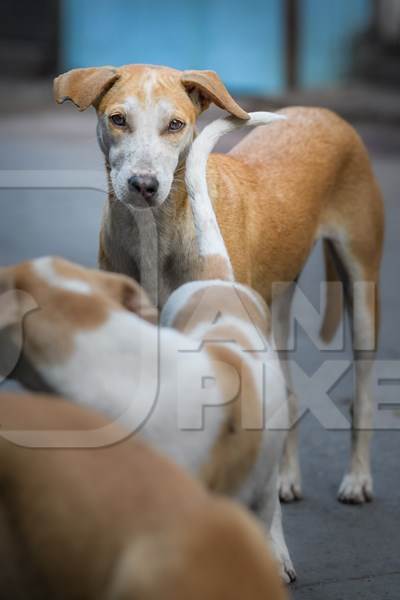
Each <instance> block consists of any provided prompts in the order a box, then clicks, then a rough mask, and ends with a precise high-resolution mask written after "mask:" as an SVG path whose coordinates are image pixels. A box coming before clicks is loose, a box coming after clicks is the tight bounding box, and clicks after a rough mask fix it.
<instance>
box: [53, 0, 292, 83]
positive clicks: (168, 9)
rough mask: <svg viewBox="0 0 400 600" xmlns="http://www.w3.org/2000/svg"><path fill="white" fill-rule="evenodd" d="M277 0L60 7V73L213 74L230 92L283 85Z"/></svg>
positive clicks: (87, 0)
mask: <svg viewBox="0 0 400 600" xmlns="http://www.w3.org/2000/svg"><path fill="white" fill-rule="evenodd" d="M282 6H283V3H282V1H281V0H247V1H242V0H202V1H201V2H200V1H199V0H96V1H92V0H63V17H62V19H63V20H62V31H63V46H62V57H63V66H64V67H65V68H73V67H78V66H92V65H102V64H114V65H121V64H125V63H133V62H139V63H153V64H167V65H170V66H173V67H176V68H179V69H188V68H189V69H190V68H194V69H196V68H198V69H201V68H203V69H204V68H211V69H215V70H216V71H218V73H219V74H220V75H221V77H222V78H223V79H224V81H225V82H226V83H227V85H228V86H230V87H231V88H232V89H234V90H235V91H242V92H255V93H266V92H274V91H279V90H281V89H282V87H283V85H284V66H283V60H284V39H283V31H282V28H281V27H280V26H279V23H280V22H281V20H282V14H281V13H282Z"/></svg>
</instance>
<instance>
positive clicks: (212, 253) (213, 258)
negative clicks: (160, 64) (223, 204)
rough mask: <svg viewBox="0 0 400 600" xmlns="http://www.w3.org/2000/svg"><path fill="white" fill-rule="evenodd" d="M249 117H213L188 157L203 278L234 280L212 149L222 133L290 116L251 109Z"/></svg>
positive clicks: (188, 189) (193, 212) (187, 172)
mask: <svg viewBox="0 0 400 600" xmlns="http://www.w3.org/2000/svg"><path fill="white" fill-rule="evenodd" d="M249 117H250V118H249V119H248V120H247V121H244V120H243V119H238V118H235V117H232V116H230V117H226V118H224V119H217V120H216V121H213V122H212V123H211V124H210V125H208V126H207V127H205V128H204V129H203V131H202V132H201V133H200V135H199V136H198V137H197V138H196V139H195V141H194V142H193V144H192V147H191V150H190V153H189V156H188V158H187V161H186V188H187V192H188V195H189V200H190V205H191V208H192V214H193V221H194V226H195V231H196V237H197V243H198V251H199V255H200V262H201V265H200V268H199V272H198V273H197V277H198V278H199V279H224V280H228V281H233V280H234V274H233V268H232V263H231V260H230V258H229V255H228V251H227V249H226V246H225V242H224V239H223V237H222V234H221V231H220V228H219V225H218V222H217V218H216V216H215V211H214V208H213V205H212V202H211V199H210V196H209V194H208V186H207V160H208V156H209V154H210V152H211V151H212V149H213V148H214V146H215V144H216V143H217V142H218V140H219V139H220V137H222V136H223V135H225V134H227V133H230V132H231V131H235V130H236V129H239V128H240V127H249V126H250V127H254V126H257V125H267V124H268V123H271V122H272V121H278V120H282V119H285V118H286V117H284V116H283V115H277V114H274V113H269V112H255V113H249Z"/></svg>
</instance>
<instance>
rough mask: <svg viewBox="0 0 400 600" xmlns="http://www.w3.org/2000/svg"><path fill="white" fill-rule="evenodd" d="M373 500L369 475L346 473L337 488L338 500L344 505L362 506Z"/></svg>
mask: <svg viewBox="0 0 400 600" xmlns="http://www.w3.org/2000/svg"><path fill="white" fill-rule="evenodd" d="M372 499H373V484H372V477H371V475H370V474H369V473H348V474H347V475H345V476H344V478H343V481H342V483H341V485H340V488H339V493H338V500H339V502H343V503H344V504H364V503H365V502H371V501H372Z"/></svg>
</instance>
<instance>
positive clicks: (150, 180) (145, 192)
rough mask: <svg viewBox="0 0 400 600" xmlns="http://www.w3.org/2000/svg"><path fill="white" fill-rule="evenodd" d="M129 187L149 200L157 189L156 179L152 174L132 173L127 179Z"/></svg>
mask: <svg viewBox="0 0 400 600" xmlns="http://www.w3.org/2000/svg"><path fill="white" fill-rule="evenodd" d="M128 185H129V188H130V189H131V190H132V191H133V192H139V194H141V195H142V196H143V198H145V199H146V200H150V199H151V198H152V197H153V196H154V194H155V193H156V192H157V190H158V186H159V183H158V179H157V178H156V177H154V175H132V177H130V178H129V179H128Z"/></svg>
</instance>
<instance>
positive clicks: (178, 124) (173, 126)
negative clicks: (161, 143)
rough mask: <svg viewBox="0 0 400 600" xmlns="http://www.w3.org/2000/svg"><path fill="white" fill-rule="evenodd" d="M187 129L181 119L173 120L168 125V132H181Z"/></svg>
mask: <svg viewBox="0 0 400 600" xmlns="http://www.w3.org/2000/svg"><path fill="white" fill-rule="evenodd" d="M184 127H185V123H183V122H182V121H180V120H179V119H172V121H171V122H170V124H169V125H168V131H179V130H180V129H183V128H184Z"/></svg>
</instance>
